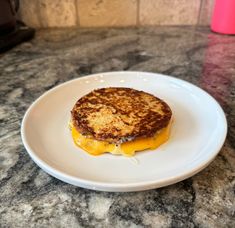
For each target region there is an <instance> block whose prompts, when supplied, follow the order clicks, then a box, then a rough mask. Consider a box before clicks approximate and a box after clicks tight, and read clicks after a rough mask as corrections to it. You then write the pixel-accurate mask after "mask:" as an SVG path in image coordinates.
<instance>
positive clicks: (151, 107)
mask: <svg viewBox="0 0 235 228" xmlns="http://www.w3.org/2000/svg"><path fill="white" fill-rule="evenodd" d="M171 119H172V112H171V109H170V107H169V106H168V105H167V104H166V103H165V102H164V101H163V100H161V99H159V98H157V97H155V96H153V95H151V94H149V93H146V92H143V91H138V90H135V89H131V88H121V87H120V88H118V87H116V88H115V87H111V88H102V89H97V90H94V91H92V92H90V93H89V94H87V95H85V96H83V97H81V98H80V99H79V100H78V101H77V102H76V104H75V105H74V107H73V109H72V111H71V128H72V136H73V139H74V142H75V143H76V145H78V146H79V147H81V148H82V149H84V150H86V151H87V152H88V153H90V154H93V155H98V154H103V153H105V152H110V153H113V154H122V155H126V156H133V155H134V153H135V152H136V151H140V150H145V149H154V148H156V147H158V146H159V145H161V144H162V143H164V142H165V141H167V139H168V137H169V132H170V123H171Z"/></svg>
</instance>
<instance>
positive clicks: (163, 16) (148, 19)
mask: <svg viewBox="0 0 235 228" xmlns="http://www.w3.org/2000/svg"><path fill="white" fill-rule="evenodd" d="M199 9H200V0H140V15H139V17H140V24H141V25H194V24H196V23H197V19H198V14H199Z"/></svg>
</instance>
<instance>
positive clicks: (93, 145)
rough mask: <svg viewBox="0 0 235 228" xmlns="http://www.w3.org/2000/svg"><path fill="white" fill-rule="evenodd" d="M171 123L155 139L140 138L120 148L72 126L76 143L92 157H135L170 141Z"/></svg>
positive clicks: (121, 145) (123, 144)
mask: <svg viewBox="0 0 235 228" xmlns="http://www.w3.org/2000/svg"><path fill="white" fill-rule="evenodd" d="M171 122H172V121H170V123H169V124H168V126H167V127H166V128H164V129H162V130H161V131H160V132H158V133H157V134H156V135H154V136H153V137H149V138H140V139H136V140H133V141H130V142H125V143H122V144H120V145H118V146H116V145H115V144H111V143H108V142H104V141H98V140H95V139H92V138H88V137H86V136H84V135H82V134H80V133H79V132H78V131H77V130H76V129H75V127H74V126H71V132H72V137H73V140H74V143H75V144H76V145H77V146H78V147H80V148H82V149H83V150H85V151H86V152H88V153H89V154H92V155H100V154H103V153H107V152H109V153H112V154H122V155H124V156H128V157H131V156H134V155H135V152H136V151H142V150H146V149H156V148H157V147H159V146H160V145H162V144H163V143H165V142H166V141H167V140H168V139H169V135H170V127H171Z"/></svg>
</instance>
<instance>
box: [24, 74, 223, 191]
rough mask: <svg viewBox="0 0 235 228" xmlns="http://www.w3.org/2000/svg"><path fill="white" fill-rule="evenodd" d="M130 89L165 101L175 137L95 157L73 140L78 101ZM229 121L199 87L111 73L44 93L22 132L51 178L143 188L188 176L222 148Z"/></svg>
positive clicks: (88, 184) (85, 184) (155, 77)
mask: <svg viewBox="0 0 235 228" xmlns="http://www.w3.org/2000/svg"><path fill="white" fill-rule="evenodd" d="M111 86H115V87H130V88H134V89H137V90H143V91H145V92H149V93H151V94H153V95H155V96H157V97H159V98H161V99H163V100H164V101H166V102H167V103H168V104H169V105H170V107H171V109H172V111H173V116H174V122H173V126H172V132H171V136H170V139H169V140H168V141H167V142H166V143H165V144H163V145H161V146H160V147H159V148H157V149H156V150H146V151H143V152H138V153H136V156H135V157H134V158H127V157H123V156H115V155H111V154H104V155H100V156H92V155H89V154H87V153H86V152H84V151H83V150H82V149H79V148H78V147H76V146H75V145H74V143H73V140H72V137H71V134H70V130H69V127H68V123H69V120H70V111H71V109H72V107H73V105H74V104H75V102H76V101H77V100H78V99H79V98H80V97H82V96H83V95H85V94H87V93H89V92H90V91H92V90H93V89H96V88H102V87H111ZM226 133H227V122H226V118H225V115H224V112H223V111H222V109H221V107H220V106H219V105H218V103H217V102H216V101H215V100H214V99H213V98H212V97H211V96H210V95H209V94H207V93H206V92H204V91H203V90H201V89H200V88H198V87H196V86H194V85H192V84H190V83H188V82H185V81H183V80H179V79H176V78H173V77H170V76H164V75H160V74H153V73H144V72H110V73H100V74H96V75H91V76H87V77H82V78H78V79H75V80H72V81H68V82H66V83H64V84H62V85H59V86H57V87H55V88H53V89H51V90H49V91H48V92H46V93H45V94H44V95H42V96H41V97H39V98H38V99H37V100H36V101H35V102H34V103H33V104H32V105H31V106H30V108H29V109H28V111H27V112H26V114H25V116H24V119H23V122H22V126H21V135H22V140H23V143H24V146H25V148H26V150H27V151H28V153H29V155H30V156H31V158H32V159H33V160H34V162H35V163H37V165H38V166H39V167H41V168H42V169H43V170H45V171H46V172H47V173H49V174H51V175H52V176H54V177H56V178H58V179H60V180H62V181H64V182H67V183H70V184H73V185H76V186H80V187H83V188H89V189H94V190H101V191H119V192H125V191H140V190H147V189H153V188H158V187H162V186H166V185H169V184H173V183H176V182H178V181H181V180H183V179H186V178H188V177H190V176H192V175H194V174H196V173H197V172H199V171H200V170H202V169H203V168H205V167H206V166H207V165H208V164H209V163H210V162H211V161H212V160H213V159H214V158H215V156H216V155H217V153H218V152H219V150H220V149H221V147H222V145H223V143H224V140H225V137H226Z"/></svg>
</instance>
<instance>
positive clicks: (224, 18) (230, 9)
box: [211, 0, 235, 34]
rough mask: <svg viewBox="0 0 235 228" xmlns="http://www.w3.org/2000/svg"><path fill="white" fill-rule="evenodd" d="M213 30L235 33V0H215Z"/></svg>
mask: <svg viewBox="0 0 235 228" xmlns="http://www.w3.org/2000/svg"><path fill="white" fill-rule="evenodd" d="M211 30H212V31H214V32H218V33H223V34H235V0H215V6H214V12H213V16H212V21H211Z"/></svg>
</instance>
